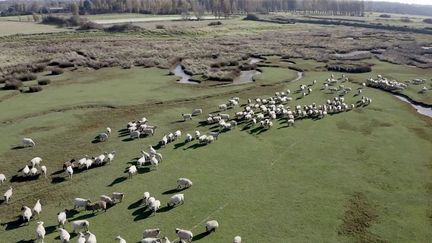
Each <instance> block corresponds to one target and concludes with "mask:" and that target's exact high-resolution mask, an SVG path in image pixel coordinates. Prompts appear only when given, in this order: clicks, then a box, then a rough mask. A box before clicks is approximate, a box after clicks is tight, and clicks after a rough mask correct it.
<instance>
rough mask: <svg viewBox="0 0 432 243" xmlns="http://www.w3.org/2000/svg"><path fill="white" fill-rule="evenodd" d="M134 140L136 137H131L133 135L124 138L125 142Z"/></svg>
mask: <svg viewBox="0 0 432 243" xmlns="http://www.w3.org/2000/svg"><path fill="white" fill-rule="evenodd" d="M133 140H135V139H134V138H131V137H128V138H124V139H122V141H123V142H130V141H133Z"/></svg>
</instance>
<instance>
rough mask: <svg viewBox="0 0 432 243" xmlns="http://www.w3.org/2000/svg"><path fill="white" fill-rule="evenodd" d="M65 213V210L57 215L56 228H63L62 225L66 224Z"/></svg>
mask: <svg viewBox="0 0 432 243" xmlns="http://www.w3.org/2000/svg"><path fill="white" fill-rule="evenodd" d="M66 211H67V210H66V209H65V210H64V211H62V212H59V213H58V214H57V225H58V226H62V227H64V225H65V224H66V221H67V216H66Z"/></svg>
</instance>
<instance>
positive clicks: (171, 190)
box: [162, 187, 187, 195]
mask: <svg viewBox="0 0 432 243" xmlns="http://www.w3.org/2000/svg"><path fill="white" fill-rule="evenodd" d="M186 189H187V188H186V187H185V188H181V189H177V188H174V189H170V190H168V191H164V192H162V195H169V194H174V193H177V192H181V191H184V190H186Z"/></svg>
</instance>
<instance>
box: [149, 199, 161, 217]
mask: <svg viewBox="0 0 432 243" xmlns="http://www.w3.org/2000/svg"><path fill="white" fill-rule="evenodd" d="M160 205H161V202H160V201H159V200H155V201H154V202H152V203H150V207H149V208H150V210H151V211H152V212H153V214H155V213H156V211H158V210H159V208H160Z"/></svg>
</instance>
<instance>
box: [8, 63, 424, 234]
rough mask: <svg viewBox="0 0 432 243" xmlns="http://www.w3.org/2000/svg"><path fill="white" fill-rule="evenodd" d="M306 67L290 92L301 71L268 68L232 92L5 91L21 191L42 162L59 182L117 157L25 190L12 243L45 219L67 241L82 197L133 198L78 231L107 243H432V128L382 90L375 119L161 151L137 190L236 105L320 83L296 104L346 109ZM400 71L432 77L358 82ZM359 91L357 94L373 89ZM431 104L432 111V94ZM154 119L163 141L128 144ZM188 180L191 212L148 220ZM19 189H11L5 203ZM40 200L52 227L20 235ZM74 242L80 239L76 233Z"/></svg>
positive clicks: (182, 209)
mask: <svg viewBox="0 0 432 243" xmlns="http://www.w3.org/2000/svg"><path fill="white" fill-rule="evenodd" d="M293 61H296V63H297V64H296V66H299V67H303V68H307V69H308V71H307V72H306V73H305V77H304V78H302V79H301V80H299V81H296V82H288V81H289V80H293V79H294V78H295V77H296V72H294V71H291V70H288V69H286V68H275V67H273V68H263V71H264V72H263V74H262V75H260V76H257V82H256V83H253V84H247V85H236V86H225V87H218V86H214V85H212V84H207V83H206V84H204V85H198V86H191V85H180V84H176V83H175V79H176V78H175V77H174V76H168V75H167V74H168V71H166V70H161V69H140V68H133V69H130V70H122V69H117V68H109V69H100V70H97V71H89V70H82V71H75V72H66V73H65V74H63V75H61V76H58V77H55V78H52V80H53V83H52V84H51V85H49V86H48V87H47V88H46V89H45V90H43V91H42V92H40V93H36V94H16V95H13V93H11V92H4V91H1V92H0V100H1V102H0V117H1V118H0V121H2V123H1V125H0V133H1V134H2V138H3V139H1V140H0V161H1V163H0V172H1V173H4V174H6V176H8V178H9V179H10V178H11V177H12V176H13V175H16V174H17V171H18V170H19V169H20V168H22V167H23V166H24V164H25V163H26V162H27V161H28V160H29V159H31V158H33V157H35V156H40V157H42V158H43V159H44V161H43V164H45V165H47V167H48V170H49V174H51V173H53V172H55V171H58V170H61V168H62V164H63V162H64V161H66V160H69V159H71V158H73V157H80V156H83V155H84V154H89V155H97V154H99V153H101V152H103V151H111V150H116V151H117V157H116V158H115V160H114V162H113V163H112V164H111V165H107V166H104V167H99V168H94V169H90V170H88V171H86V172H82V173H78V174H75V175H74V177H73V179H72V180H68V179H66V180H64V181H63V180H62V179H56V180H55V181H56V182H57V183H52V180H53V177H60V178H63V177H64V176H65V175H64V173H61V174H56V175H51V176H50V177H49V178H48V179H44V178H40V179H38V180H36V181H30V182H20V183H19V182H15V183H12V186H13V187H14V196H13V198H12V200H11V203H10V204H9V205H5V204H1V205H0V223H1V225H2V226H3V227H2V229H0V232H1V233H0V234H1V237H2V240H3V241H4V242H27V241H28V240H30V239H33V238H34V230H35V227H36V221H39V220H42V221H44V222H45V226H46V228H47V232H48V235H47V237H46V242H57V241H58V240H54V239H55V238H56V237H57V236H58V233H56V232H54V231H55V226H56V213H57V212H59V211H61V210H63V209H65V208H71V207H72V199H73V198H74V197H83V198H90V199H92V200H97V199H98V197H99V195H102V194H110V193H111V192H113V191H121V192H125V193H126V198H125V200H124V201H123V202H122V203H120V204H117V205H115V206H114V207H112V208H110V209H109V210H108V211H107V212H106V213H102V212H101V213H97V214H92V213H91V212H84V211H80V212H79V213H78V214H75V215H73V216H71V217H70V218H69V220H70V221H72V220H74V219H88V220H89V221H90V231H91V232H93V233H94V234H96V236H97V238H98V241H99V242H114V237H115V236H117V235H122V236H123V237H124V238H125V239H126V240H127V241H128V242H137V241H139V240H141V236H142V232H143V230H144V229H146V228H155V227H159V228H161V230H162V233H161V235H162V236H164V235H166V236H168V237H169V239H170V240H173V239H175V238H176V237H175V232H174V229H175V228H176V227H180V228H186V229H191V230H192V231H193V233H194V234H195V235H196V238H194V241H198V242H230V241H231V240H232V238H233V237H234V236H235V235H241V236H242V238H243V239H244V241H245V242H353V241H354V242H355V241H358V242H428V241H429V240H430V239H431V237H432V231H431V222H430V217H431V210H432V208H431V204H430V202H431V199H432V195H431V191H430V188H431V185H432V181H431V167H430V166H431V164H430V163H431V158H432V129H431V128H432V122H431V119H430V118H426V117H423V116H421V115H419V114H417V113H416V111H415V110H413V109H412V108H411V106H410V105H408V104H406V103H403V102H401V101H399V100H397V99H396V98H394V97H393V96H391V95H389V94H387V93H383V92H381V91H379V90H375V89H370V88H366V89H365V90H364V92H363V95H365V96H368V97H371V98H372V99H373V103H372V104H371V105H370V106H368V107H364V108H358V109H355V110H353V111H349V112H345V113H341V114H337V115H333V116H327V117H325V118H324V119H322V120H316V121H314V120H301V121H297V122H296V124H295V126H294V127H289V128H288V127H286V126H285V124H284V123H281V122H278V121H276V122H275V124H274V127H273V128H272V129H270V130H267V131H262V132H260V131H257V130H254V129H246V128H245V125H244V124H241V125H239V126H238V127H237V128H235V129H234V130H232V131H229V132H226V133H223V134H221V135H220V137H219V139H218V140H217V141H215V142H214V143H213V144H210V145H207V146H204V147H198V146H195V143H196V142H195V141H194V142H191V143H189V144H183V143H182V142H183V138H184V137H183V138H182V139H180V141H177V142H174V143H173V144H170V145H167V146H166V147H165V148H162V149H160V152H161V153H162V154H163V156H164V161H163V163H162V164H161V165H160V166H159V168H158V170H155V171H151V172H146V171H144V170H143V171H141V173H139V174H138V175H136V176H135V177H133V178H132V179H126V177H127V175H126V174H125V173H124V169H125V168H126V167H127V166H129V165H130V163H131V162H132V161H133V159H134V158H135V157H136V156H138V155H139V153H140V151H141V150H143V149H147V147H148V145H154V144H156V143H157V142H158V141H159V139H160V138H161V137H162V136H163V134H165V133H168V132H172V131H175V130H176V129H181V130H182V131H183V134H186V133H192V132H193V131H194V130H200V131H201V132H206V131H208V130H209V129H211V128H210V126H201V125H199V121H201V120H204V119H205V117H206V114H207V113H209V112H213V111H215V110H217V107H218V105H219V104H221V103H223V102H226V100H227V99H228V98H230V97H232V96H239V97H240V98H241V103H245V102H246V100H247V98H255V97H265V96H269V95H273V94H274V92H276V91H284V90H286V89H287V88H289V89H291V90H293V91H294V90H296V89H297V88H298V86H299V85H300V84H310V83H311V81H312V80H313V79H317V80H318V84H316V85H315V86H314V87H313V89H314V91H313V92H312V94H311V95H309V96H306V97H305V98H303V99H298V100H297V99H296V98H297V97H298V96H299V95H298V94H293V97H294V100H293V101H292V103H291V104H289V105H290V106H291V107H294V106H295V105H296V104H310V103H312V102H316V103H317V104H318V103H323V102H325V100H327V99H329V98H331V97H333V94H330V93H326V92H323V91H320V90H319V88H320V87H321V86H322V83H323V81H324V80H325V79H326V78H328V77H329V76H330V74H331V73H329V72H324V71H319V70H320V69H319V68H318V69H317V67H321V66H323V64H322V63H316V62H313V61H304V60H301V59H293ZM274 62H276V60H275V61H274ZM387 70H392V71H393V75H394V76H395V78H398V77H399V78H400V79H405V78H411V77H412V78H416V77H418V76H419V75H424V76H428V75H429V76H430V70H422V71H420V69H410V68H405V67H404V68H403V69H401V67H400V66H395V65H390V64H386V63H381V62H377V63H376V65H375V67H374V72H373V73H369V74H366V75H348V76H349V77H350V78H351V79H352V80H353V81H355V82H359V81H361V80H363V79H364V78H366V77H368V76H372V75H377V74H381V72H384V71H387ZM396 70H397V71H396ZM337 75H338V76H339V75H340V74H337ZM345 85H346V86H349V87H352V88H353V90H355V89H356V88H357V87H359V86H358V85H357V84H355V83H346V84H345ZM346 99H347V102H348V103H352V102H355V101H356V100H358V99H359V97H354V96H353V93H350V94H348V95H346ZM426 99H427V100H430V99H431V93H428V94H427V98H426ZM95 105H96V106H95ZM97 105H102V107H100V106H97ZM197 107H200V108H203V110H204V115H202V116H198V117H195V118H194V119H193V120H192V121H187V122H178V121H179V120H181V116H180V114H181V113H186V112H190V111H191V110H192V109H194V108H197ZM65 108H66V109H65ZM240 109H241V108H236V109H235V110H229V112H228V113H229V114H231V115H233V114H234V112H235V111H238V110H240ZM143 116H145V117H147V118H148V119H149V121H150V124H156V125H158V126H159V128H158V130H157V132H156V134H155V136H154V137H148V138H143V139H140V140H135V141H123V140H124V139H125V137H119V135H118V133H117V131H118V130H120V129H122V128H124V127H125V126H126V123H127V122H128V121H130V120H133V119H138V118H141V117H143ZM5 121H9V122H5ZM107 126H110V127H111V128H113V131H114V133H113V135H112V136H111V137H110V139H109V140H108V141H107V142H105V143H98V144H92V143H91V140H92V139H93V137H94V136H95V135H96V134H98V133H99V132H100V131H103V130H104V129H105V127H107ZM24 136H29V137H32V138H34V139H35V141H36V143H37V146H36V147H35V148H34V149H21V150H11V147H12V146H13V145H15V144H17V143H19V141H20V139H21V138H22V137H24ZM183 136H184V135H183ZM179 177H188V178H190V179H191V180H192V181H193V182H194V186H193V187H192V188H190V189H188V190H185V191H184V192H183V193H184V194H185V204H184V205H182V206H179V207H177V208H174V209H171V210H166V209H163V210H161V212H159V213H157V214H156V215H155V216H151V217H148V214H147V213H145V212H144V210H143V209H142V207H140V206H139V205H138V203H137V201H138V200H139V199H140V197H141V196H142V193H143V192H145V191H149V192H150V193H151V194H152V195H154V196H155V197H156V198H157V199H159V200H161V202H162V206H165V204H166V202H167V200H168V199H169V197H170V196H171V195H172V194H170V193H169V191H170V190H172V189H173V188H174V187H175V186H176V180H177V178H179ZM10 184H11V183H10V182H7V183H6V184H5V185H1V186H0V192H3V191H5V190H6V189H7V188H8V185H10ZM37 199H41V202H42V204H43V212H42V214H41V216H40V218H39V219H34V220H32V222H31V223H30V225H28V226H19V227H18V226H17V225H16V224H14V221H15V219H16V217H17V216H19V213H20V208H21V206H22V205H27V206H30V207H32V206H33V205H34V203H35V201H36V200H37ZM209 219H217V220H218V221H219V223H220V229H219V230H218V231H217V232H216V233H214V234H211V235H209V236H205V237H204V235H203V234H202V233H203V231H204V223H205V221H206V220H209ZM66 229H67V230H69V231H71V226H70V224H68V225H67V226H66ZM20 240H21V241H20ZM74 241H76V237H75V238H73V239H72V241H71V242H74Z"/></svg>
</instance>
